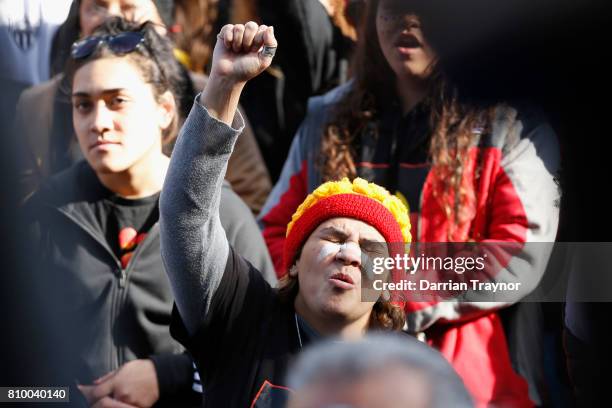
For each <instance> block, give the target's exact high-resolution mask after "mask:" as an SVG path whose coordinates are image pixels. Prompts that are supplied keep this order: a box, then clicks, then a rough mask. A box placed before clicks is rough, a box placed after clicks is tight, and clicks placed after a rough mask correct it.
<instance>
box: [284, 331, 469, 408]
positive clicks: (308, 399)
mask: <svg viewBox="0 0 612 408" xmlns="http://www.w3.org/2000/svg"><path fill="white" fill-rule="evenodd" d="M288 384H289V387H291V388H292V389H293V390H295V393H294V394H292V395H291V398H290V401H289V405H288V406H289V408H325V407H352V408H370V407H376V408H447V407H455V408H468V407H473V406H474V405H473V402H472V399H471V397H470V394H469V393H468V391H467V390H466V389H465V385H463V382H462V381H461V379H460V378H459V376H458V375H457V373H456V372H455V370H453V368H452V367H451V366H450V364H449V363H448V362H447V361H446V360H445V359H444V357H443V356H442V355H440V353H438V352H437V351H435V350H433V349H432V348H430V347H427V346H426V345H425V344H423V343H421V342H419V341H418V340H416V339H412V338H406V337H405V336H401V337H400V336H397V335H382V334H369V335H367V336H366V337H365V338H363V339H361V340H358V341H349V342H342V343H341V342H337V341H325V342H322V343H319V344H316V345H314V346H312V347H310V348H308V349H307V350H305V351H304V353H302V354H301V355H300V357H299V359H298V360H297V362H296V364H295V366H294V367H292V369H291V371H290V372H289V378H288Z"/></svg>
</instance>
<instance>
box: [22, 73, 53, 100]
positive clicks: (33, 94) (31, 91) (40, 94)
mask: <svg viewBox="0 0 612 408" xmlns="http://www.w3.org/2000/svg"><path fill="white" fill-rule="evenodd" d="M62 78H63V74H58V75H56V76H54V77H53V78H51V79H49V80H47V81H45V82H41V83H40V84H36V85H33V86H31V87H29V88H27V89H26V90H24V91H23V92H22V93H21V96H20V97H19V104H21V105H24V106H25V107H30V106H38V105H39V104H41V103H44V102H45V101H52V100H53V98H54V97H55V93H56V92H57V89H58V87H59V85H60V82H61V81H62Z"/></svg>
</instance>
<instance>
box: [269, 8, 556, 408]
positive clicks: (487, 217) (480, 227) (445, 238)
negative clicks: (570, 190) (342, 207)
mask: <svg viewBox="0 0 612 408" xmlns="http://www.w3.org/2000/svg"><path fill="white" fill-rule="evenodd" d="M411 3H413V2H407V1H398V0H373V1H369V2H368V9H367V10H366V14H365V21H364V24H363V26H362V30H363V31H362V33H361V34H360V35H359V44H358V48H357V51H356V56H355V61H354V79H353V80H352V81H351V82H350V83H349V84H347V85H346V86H343V87H340V88H337V89H335V90H333V91H332V92H330V93H328V94H326V95H323V96H321V97H317V98H313V99H311V101H310V103H309V113H308V115H307V117H306V119H305V121H304V122H303V124H302V126H301V128H300V130H299V131H298V134H297V135H296V138H295V140H294V142H293V144H292V148H291V150H290V152H289V156H288V158H287V161H286V162H285V165H284V168H283V172H282V175H281V178H280V180H279V181H278V183H277V185H276V186H275V188H274V190H273V191H272V194H271V196H270V197H269V199H268V202H267V203H266V205H265V207H264V209H263V211H262V213H261V215H260V222H261V223H262V224H263V227H264V236H265V238H266V242H267V244H268V248H269V249H270V252H271V254H272V256H273V258H274V261H275V265H276V268H277V273H278V274H279V276H284V275H285V273H286V271H287V269H288V267H290V266H291V265H286V264H284V262H283V259H282V248H283V242H284V239H285V235H286V225H287V223H288V222H289V220H290V217H291V215H292V214H293V212H294V211H295V208H296V207H297V206H298V205H299V203H301V202H302V201H303V199H304V197H305V196H306V195H307V194H308V193H309V192H311V191H312V190H313V189H314V188H315V187H316V186H318V185H319V184H320V183H321V182H322V181H325V180H334V179H339V178H341V177H344V176H348V177H350V178H354V177H356V176H360V177H362V178H365V179H367V180H369V181H372V182H375V183H377V184H380V185H383V186H384V187H386V188H387V189H389V190H390V191H394V192H396V194H397V195H398V196H400V197H402V198H404V199H405V200H406V202H407V203H408V204H409V208H410V211H411V221H412V222H411V224H412V225H413V230H412V235H413V237H415V241H417V242H427V243H431V242H474V241H475V242H478V243H487V242H503V243H509V244H511V245H515V249H519V250H520V252H518V253H514V256H513V257H509V258H507V259H506V262H505V263H504V264H503V266H504V267H503V268H502V269H501V270H500V271H498V273H497V274H496V275H495V276H492V277H489V278H490V280H491V281H493V282H506V283H508V282H514V283H520V285H519V286H520V290H517V291H514V292H512V293H511V294H506V296H504V299H503V302H496V303H492V302H477V301H476V300H482V298H479V297H478V295H477V294H476V295H474V296H473V297H470V296H468V297H464V298H463V301H459V300H453V299H450V300H447V301H444V302H428V303H425V302H416V301H413V302H408V303H407V304H406V312H407V322H408V331H410V332H412V333H423V334H424V335H425V336H426V338H427V341H428V343H429V344H431V345H432V346H434V347H436V348H438V349H439V350H440V351H441V352H442V353H443V354H444V355H445V356H446V357H447V358H448V359H449V360H450V361H451V362H452V364H453V366H454V367H455V369H456V370H457V371H458V372H459V374H460V375H461V376H462V378H463V380H464V381H465V383H466V386H467V387H468V389H469V390H470V391H471V392H472V394H473V396H474V398H475V400H476V401H477V402H478V403H479V405H483V406H484V405H488V404H495V405H499V406H529V405H531V404H532V402H531V401H530V399H529V395H528V387H527V383H526V382H525V380H524V379H523V378H522V377H520V376H519V375H518V374H517V373H516V372H515V371H514V370H513V367H512V365H511V363H510V356H509V352H508V345H507V341H506V337H505V334H504V330H503V327H502V324H501V321H500V318H499V316H498V314H497V313H496V311H497V310H498V309H499V308H501V307H503V306H507V305H510V304H512V303H515V302H518V301H519V300H520V299H522V298H523V297H524V296H525V295H527V294H528V293H530V292H531V291H532V290H533V289H534V288H535V286H536V285H537V284H538V282H539V280H540V279H541V277H542V274H543V271H544V268H545V266H546V263H547V261H548V257H549V251H548V250H546V249H543V247H536V246H535V245H529V246H528V245H525V243H526V242H534V241H535V242H552V241H554V239H555V235H556V231H557V224H558V200H559V191H558V188H557V185H556V183H555V175H556V173H557V172H558V169H559V149H558V145H557V141H556V137H555V134H554V132H553V131H552V129H551V128H550V126H548V124H547V123H546V122H545V121H544V120H543V119H542V118H541V116H540V115H538V114H537V113H536V112H535V111H534V110H533V109H527V108H525V107H521V106H510V105H508V104H497V105H493V106H483V105H482V104H477V103H474V102H471V101H468V100H466V99H465V98H463V97H462V95H461V94H460V93H459V92H458V90H457V88H456V87H454V86H453V84H452V83H451V82H450V81H449V80H448V78H446V77H445V75H444V73H443V72H442V70H441V68H440V66H439V63H438V60H437V56H436V52H435V50H434V49H433V48H432V47H431V46H430V45H429V44H428V42H427V39H426V38H425V37H424V35H423V31H422V30H421V24H422V21H421V19H420V18H419V17H418V14H419V11H418V10H416V9H415V5H414V4H411ZM466 299H467V301H466Z"/></svg>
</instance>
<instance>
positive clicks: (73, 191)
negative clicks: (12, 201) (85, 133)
mask: <svg viewBox="0 0 612 408" xmlns="http://www.w3.org/2000/svg"><path fill="white" fill-rule="evenodd" d="M96 180H97V177H96V175H95V173H94V172H93V170H92V169H91V167H89V165H88V164H87V162H85V161H80V162H77V163H75V164H74V165H72V166H70V167H68V168H67V169H65V170H63V171H61V172H59V173H56V174H54V175H52V176H50V177H48V178H47V179H46V180H45V181H44V182H43V183H42V184H41V185H40V187H39V188H38V190H37V191H36V192H35V193H34V194H33V195H32V196H31V197H30V198H29V199H28V201H27V202H26V204H28V205H30V206H41V205H42V206H45V205H46V206H52V207H58V208H59V207H62V206H64V205H66V204H69V203H71V202H77V201H83V200H90V199H91V197H90V196H91V195H92V193H94V190H95V191H98V190H99V189H98V188H96V187H95V186H98V185H99V182H96ZM92 181H93V182H92ZM89 187H91V188H89Z"/></svg>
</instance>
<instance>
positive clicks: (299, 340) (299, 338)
mask: <svg viewBox="0 0 612 408" xmlns="http://www.w3.org/2000/svg"><path fill="white" fill-rule="evenodd" d="M293 317H294V318H295V329H296V330H297V336H298V342H299V343H300V349H301V348H303V345H302V335H301V334H300V325H299V323H298V318H297V313H294V314H293Z"/></svg>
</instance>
